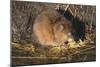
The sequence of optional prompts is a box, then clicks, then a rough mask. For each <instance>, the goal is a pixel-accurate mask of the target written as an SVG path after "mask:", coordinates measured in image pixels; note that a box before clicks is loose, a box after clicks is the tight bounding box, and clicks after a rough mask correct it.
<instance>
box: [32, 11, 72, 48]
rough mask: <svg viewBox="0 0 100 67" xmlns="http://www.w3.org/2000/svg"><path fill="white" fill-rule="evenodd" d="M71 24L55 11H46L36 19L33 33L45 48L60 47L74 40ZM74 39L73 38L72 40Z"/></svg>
mask: <svg viewBox="0 0 100 67" xmlns="http://www.w3.org/2000/svg"><path fill="white" fill-rule="evenodd" d="M72 31H73V28H72V25H71V23H70V22H69V21H68V20H67V19H65V18H64V17H63V16H62V15H61V14H59V13H58V12H57V11H55V10H49V9H48V10H45V11H43V12H42V13H40V15H38V16H37V17H36V19H35V23H34V25H33V32H34V34H35V35H36V37H37V38H38V41H39V43H40V44H41V45H43V46H59V45H64V42H66V41H68V39H69V38H72V35H71V32H72ZM72 39H73V38H72Z"/></svg>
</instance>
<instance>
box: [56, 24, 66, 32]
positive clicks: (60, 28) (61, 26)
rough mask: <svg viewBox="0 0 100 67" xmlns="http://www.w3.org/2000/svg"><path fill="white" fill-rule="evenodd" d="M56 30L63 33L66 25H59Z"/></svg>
mask: <svg viewBox="0 0 100 67" xmlns="http://www.w3.org/2000/svg"><path fill="white" fill-rule="evenodd" d="M55 29H56V30H57V31H63V29H64V25H62V24H57V25H55Z"/></svg>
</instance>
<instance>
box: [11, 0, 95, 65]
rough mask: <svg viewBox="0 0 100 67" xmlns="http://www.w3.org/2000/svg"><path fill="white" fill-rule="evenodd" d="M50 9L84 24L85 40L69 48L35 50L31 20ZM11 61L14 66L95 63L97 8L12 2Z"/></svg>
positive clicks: (72, 44) (72, 20)
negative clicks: (59, 10)
mask: <svg viewBox="0 0 100 67" xmlns="http://www.w3.org/2000/svg"><path fill="white" fill-rule="evenodd" d="M49 8H52V9H54V10H56V9H62V10H64V12H63V13H62V14H64V15H65V16H66V15H67V16H66V17H67V18H68V19H69V20H70V21H71V22H75V23H77V22H80V23H82V24H84V25H85V29H84V32H83V33H84V34H83V35H84V40H82V39H81V38H80V39H79V40H78V41H77V42H75V43H71V46H69V47H63V46H62V47H52V48H47V49H42V48H35V47H34V44H37V43H35V42H34V43H33V42H32V40H34V41H35V38H34V39H32V25H33V23H34V22H31V21H34V19H35V18H36V16H37V15H38V14H40V13H41V12H42V11H43V10H45V9H49ZM66 12H69V14H68V13H66ZM79 27H80V28H81V27H82V26H81V25H80V26H79ZM78 31H82V30H79V29H78ZM78 34H80V33H78ZM11 61H12V62H11V63H12V64H11V65H14V66H16V65H30V64H33V65H34V64H52V63H69V62H85V61H96V6H94V5H91V6H89V5H74V4H51V3H39V2H21V1H11Z"/></svg>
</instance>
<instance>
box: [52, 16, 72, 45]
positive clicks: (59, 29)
mask: <svg viewBox="0 0 100 67" xmlns="http://www.w3.org/2000/svg"><path fill="white" fill-rule="evenodd" d="M53 29H54V35H55V40H56V43H57V44H58V45H67V44H68V43H70V42H72V41H74V38H73V35H72V34H73V33H74V29H73V27H72V24H71V22H69V21H68V20H67V19H65V18H61V19H59V20H58V21H57V22H56V24H55V25H54V28H53Z"/></svg>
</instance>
